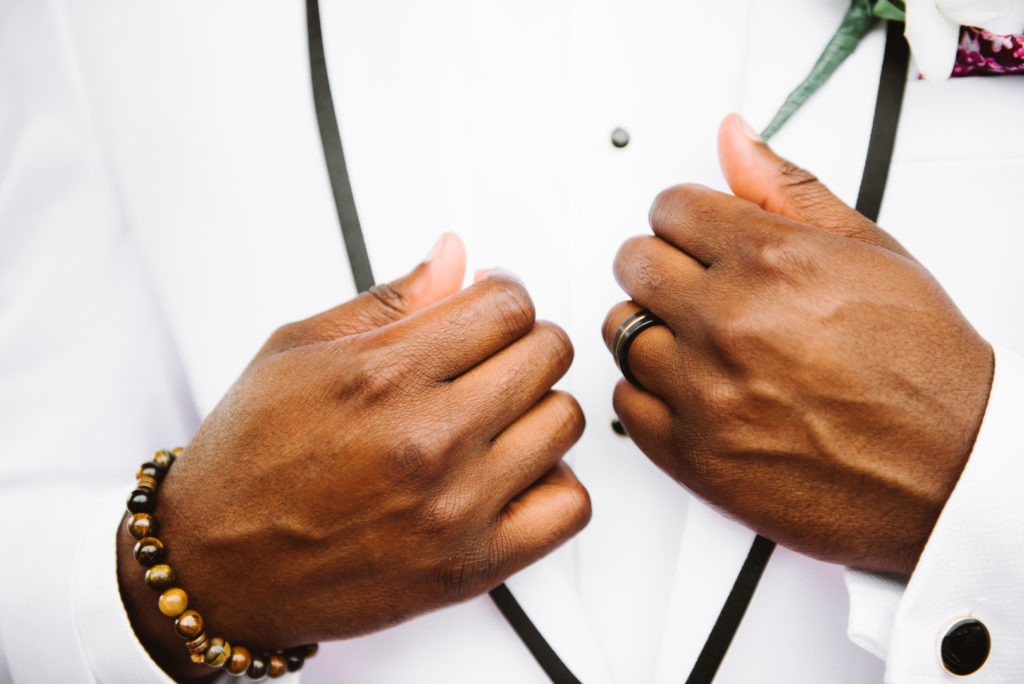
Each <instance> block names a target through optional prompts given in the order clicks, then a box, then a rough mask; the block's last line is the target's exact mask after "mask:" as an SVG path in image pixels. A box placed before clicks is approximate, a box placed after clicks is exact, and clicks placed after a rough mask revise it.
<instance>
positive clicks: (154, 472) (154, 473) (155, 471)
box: [135, 461, 167, 482]
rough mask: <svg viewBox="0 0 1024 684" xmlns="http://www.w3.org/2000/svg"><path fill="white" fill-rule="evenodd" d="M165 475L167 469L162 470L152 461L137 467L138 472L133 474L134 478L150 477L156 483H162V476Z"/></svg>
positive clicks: (162, 468)
mask: <svg viewBox="0 0 1024 684" xmlns="http://www.w3.org/2000/svg"><path fill="white" fill-rule="evenodd" d="M166 474H167V468H164V467H163V466H160V465H158V464H156V463H154V462H153V461H146V462H145V463H143V464H142V465H141V466H139V472H138V473H136V474H135V477H151V478H153V479H154V480H156V481H157V482H162V481H163V479H164V475H166Z"/></svg>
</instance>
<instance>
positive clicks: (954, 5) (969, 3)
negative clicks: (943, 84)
mask: <svg viewBox="0 0 1024 684" xmlns="http://www.w3.org/2000/svg"><path fill="white" fill-rule="evenodd" d="M1021 4H1022V3H1021V2H1020V0H906V16H905V18H904V21H905V22H906V25H907V28H906V32H905V35H906V36H907V42H908V43H909V44H910V52H911V54H912V55H914V61H915V62H917V66H918V68H919V69H920V70H921V75H922V76H924V77H925V78H926V79H933V80H942V79H945V78H948V77H949V76H950V74H952V73H953V65H954V63H955V62H956V54H957V49H958V47H959V45H960V27H961V26H970V27H973V28H977V29H982V30H984V31H990V32H992V33H994V34H1001V33H1019V32H1020V30H1021V29H1022V28H1024V25H1020V26H1018V25H1015V24H1014V23H1011V24H1009V25H1007V24H1006V23H1005V22H1006V21H1007V20H1009V21H1011V22H1012V21H1014V18H1015V17H1019V16H1020V11H1021V8H1020V5H1021ZM1021 21H1024V19H1022V20H1021Z"/></svg>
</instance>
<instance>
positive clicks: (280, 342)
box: [264, 321, 306, 351]
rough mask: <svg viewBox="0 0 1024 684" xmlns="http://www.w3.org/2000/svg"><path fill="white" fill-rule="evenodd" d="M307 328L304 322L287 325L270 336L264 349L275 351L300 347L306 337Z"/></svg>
mask: <svg viewBox="0 0 1024 684" xmlns="http://www.w3.org/2000/svg"><path fill="white" fill-rule="evenodd" d="M305 328H306V326H305V325H304V322H303V321H295V322H292V323H285V324H284V325H282V326H280V327H278V328H277V329H276V330H275V331H274V332H272V333H271V334H270V337H269V338H267V343H266V345H264V348H265V349H270V350H274V351H284V350H286V349H290V348H292V347H294V346H296V345H298V344H299V343H300V342H301V341H302V339H303V338H304V337H305Z"/></svg>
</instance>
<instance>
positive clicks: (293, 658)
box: [281, 646, 306, 672]
mask: <svg viewBox="0 0 1024 684" xmlns="http://www.w3.org/2000/svg"><path fill="white" fill-rule="evenodd" d="M281 655H283V656H284V665H285V667H286V668H287V669H288V671H289V672H298V671H299V670H301V669H302V665H303V663H305V662H306V649H305V647H303V646H296V647H295V648H289V649H288V650H287V651H285V652H284V653H282V654H281Z"/></svg>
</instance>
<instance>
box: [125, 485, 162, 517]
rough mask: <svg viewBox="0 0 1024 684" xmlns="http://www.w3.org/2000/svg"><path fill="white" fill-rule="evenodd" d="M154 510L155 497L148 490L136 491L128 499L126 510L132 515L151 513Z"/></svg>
mask: <svg viewBox="0 0 1024 684" xmlns="http://www.w3.org/2000/svg"><path fill="white" fill-rule="evenodd" d="M155 509H156V495H155V494H154V493H153V492H151V491H149V490H148V489H136V490H133V491H132V495H131V496H130V497H128V510H129V511H131V512H132V513H152V512H153V511H154V510H155Z"/></svg>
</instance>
